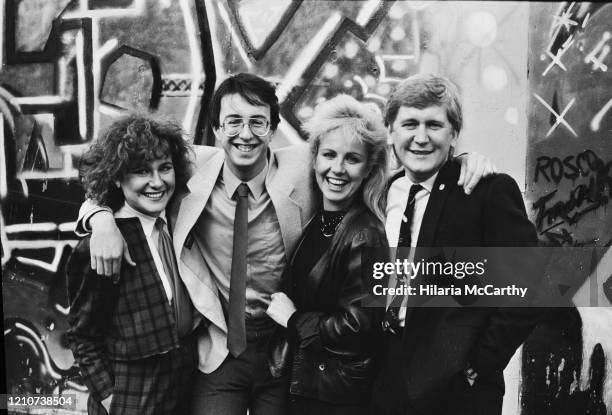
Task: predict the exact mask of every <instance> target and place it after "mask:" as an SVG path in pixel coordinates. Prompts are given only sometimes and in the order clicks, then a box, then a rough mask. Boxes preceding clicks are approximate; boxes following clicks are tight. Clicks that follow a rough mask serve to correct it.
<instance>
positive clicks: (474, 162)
mask: <svg viewBox="0 0 612 415" xmlns="http://www.w3.org/2000/svg"><path fill="white" fill-rule="evenodd" d="M456 158H457V159H459V161H460V162H461V174H460V175H459V181H458V182H457V184H458V185H459V186H463V191H464V192H465V194H466V195H469V194H470V193H472V190H473V189H474V188H475V187H476V185H477V184H478V182H479V181H480V179H482V178H483V177H487V176H490V175H492V174H495V173H497V167H496V166H495V164H493V162H492V161H491V160H489V159H488V158H487V157H485V156H483V155H481V154H478V153H475V152H472V153H465V154H460V155H459V156H457V157H456Z"/></svg>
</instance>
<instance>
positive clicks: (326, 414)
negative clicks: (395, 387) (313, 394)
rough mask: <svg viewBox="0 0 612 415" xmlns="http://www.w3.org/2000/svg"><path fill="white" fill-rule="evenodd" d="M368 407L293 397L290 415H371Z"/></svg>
mask: <svg viewBox="0 0 612 415" xmlns="http://www.w3.org/2000/svg"><path fill="white" fill-rule="evenodd" d="M370 413H371V412H370V411H369V409H368V406H367V405H336V404H333V403H329V402H323V401H319V400H316V399H309V398H304V397H301V396H295V395H292V396H290V397H289V415H369V414H370Z"/></svg>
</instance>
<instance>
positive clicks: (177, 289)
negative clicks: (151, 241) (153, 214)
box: [155, 218, 193, 337]
mask: <svg viewBox="0 0 612 415" xmlns="http://www.w3.org/2000/svg"><path fill="white" fill-rule="evenodd" d="M155 226H156V227H157V230H158V232H159V238H158V240H157V251H158V252H159V257H160V258H161V261H162V264H163V266H164V271H165V272H166V275H167V276H168V279H169V280H170V285H171V287H172V304H173V308H174V318H175V320H176V327H177V331H178V335H179V337H183V336H185V335H186V334H188V333H189V332H190V331H191V325H192V321H193V315H192V309H191V301H190V300H189V297H187V292H186V291H185V286H184V285H183V282H182V281H181V277H180V275H179V272H178V266H177V264H176V257H175V256H174V250H173V249H172V238H170V234H169V233H168V228H167V227H166V222H165V221H164V220H163V219H162V218H157V221H156V223H155Z"/></svg>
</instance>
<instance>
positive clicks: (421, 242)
mask: <svg viewBox="0 0 612 415" xmlns="http://www.w3.org/2000/svg"><path fill="white" fill-rule="evenodd" d="M455 170H456V167H455V166H454V165H453V162H451V161H447V162H446V163H445V164H444V166H442V168H441V169H440V172H439V173H438V177H436V180H435V182H434V185H433V188H432V189H431V195H430V196H429V201H428V202H427V207H426V208H425V213H424V214H423V221H422V222H421V229H420V230H419V239H418V241H417V247H422V248H429V247H432V246H434V244H435V242H436V240H435V236H436V230H437V228H438V221H439V219H440V215H441V214H442V210H443V209H444V205H445V204H446V199H447V197H448V195H449V191H450V189H451V186H453V185H456V183H455V182H456V180H457V178H456V177H455V174H454V172H455ZM418 252H419V251H418V250H417V253H418ZM418 259H419V258H416V256H415V258H414V261H418ZM415 281H416V280H415ZM411 298H416V297H408V300H409V301H408V307H407V309H406V319H405V322H406V324H405V327H408V324H407V322H408V319H409V318H410V317H411V315H412V313H413V312H414V307H415V305H414V304H411V301H410V299H411ZM407 331H408V330H404V333H406V332H407Z"/></svg>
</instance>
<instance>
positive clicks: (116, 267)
mask: <svg viewBox="0 0 612 415" xmlns="http://www.w3.org/2000/svg"><path fill="white" fill-rule="evenodd" d="M111 263H112V270H111V274H112V275H113V282H115V280H116V279H117V280H118V276H119V273H120V272H121V261H120V260H114V261H111Z"/></svg>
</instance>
